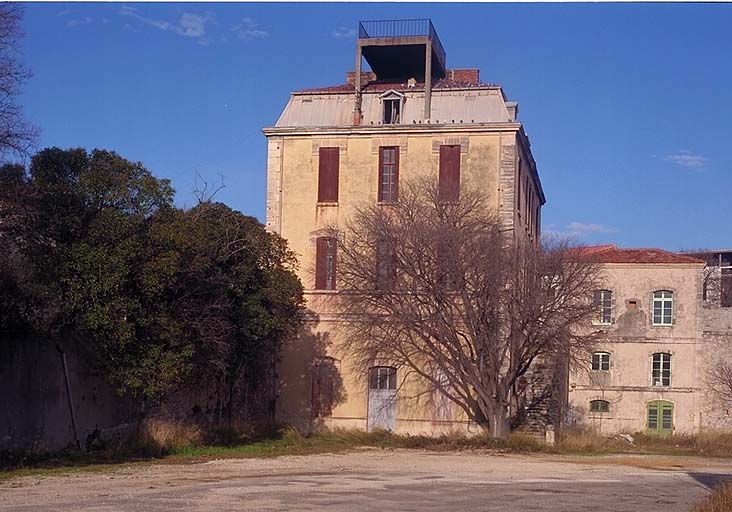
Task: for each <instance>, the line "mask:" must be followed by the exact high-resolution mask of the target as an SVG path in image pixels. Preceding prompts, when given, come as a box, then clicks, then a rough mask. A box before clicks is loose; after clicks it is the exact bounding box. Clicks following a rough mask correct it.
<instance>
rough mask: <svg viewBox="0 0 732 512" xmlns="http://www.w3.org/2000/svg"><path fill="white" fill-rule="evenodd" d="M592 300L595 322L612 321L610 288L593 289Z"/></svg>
mask: <svg viewBox="0 0 732 512" xmlns="http://www.w3.org/2000/svg"><path fill="white" fill-rule="evenodd" d="M592 302H593V304H594V305H595V308H596V311H597V313H596V314H597V317H596V320H595V322H596V323H598V324H602V325H610V324H612V323H613V292H611V291H610V290H595V292H594V293H593V296H592Z"/></svg>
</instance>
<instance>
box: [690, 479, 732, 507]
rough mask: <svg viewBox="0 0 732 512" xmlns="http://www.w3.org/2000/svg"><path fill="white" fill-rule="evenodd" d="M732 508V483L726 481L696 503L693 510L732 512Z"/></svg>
mask: <svg viewBox="0 0 732 512" xmlns="http://www.w3.org/2000/svg"><path fill="white" fill-rule="evenodd" d="M731 510H732V483H730V482H725V483H723V484H722V485H719V486H717V488H715V489H714V491H712V494H710V495H709V496H707V497H706V498H704V499H703V500H702V501H700V502H699V503H697V504H696V505H694V507H693V508H692V509H691V512H730V511H731Z"/></svg>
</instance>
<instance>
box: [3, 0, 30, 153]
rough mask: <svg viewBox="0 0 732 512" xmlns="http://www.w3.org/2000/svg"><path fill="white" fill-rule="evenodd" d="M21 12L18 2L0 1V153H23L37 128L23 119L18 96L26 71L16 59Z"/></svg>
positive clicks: (26, 75) (26, 78) (27, 76)
mask: <svg viewBox="0 0 732 512" xmlns="http://www.w3.org/2000/svg"><path fill="white" fill-rule="evenodd" d="M21 17H22V11H21V8H20V6H19V5H18V4H14V3H8V2H3V3H0V156H2V157H6V156H7V155H11V154H12V155H15V156H21V157H24V156H27V155H28V152H29V151H30V149H31V148H32V146H33V143H34V142H35V139H36V137H37V136H38V130H37V129H36V128H35V127H34V126H32V125H31V124H30V123H28V122H27V121H25V120H24V119H23V115H22V110H21V108H20V105H18V95H19V94H20V88H21V86H22V85H23V83H24V82H25V81H26V80H28V78H30V76H31V75H30V72H29V71H28V70H27V69H26V68H25V67H24V66H23V64H22V63H21V62H20V60H19V57H18V54H19V39H20V37H21V35H22V34H21V31H20V19H21Z"/></svg>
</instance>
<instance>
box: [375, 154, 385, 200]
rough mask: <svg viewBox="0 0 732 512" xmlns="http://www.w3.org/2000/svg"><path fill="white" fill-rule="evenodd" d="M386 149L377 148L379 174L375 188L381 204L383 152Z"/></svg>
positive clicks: (382, 193) (382, 198)
mask: <svg viewBox="0 0 732 512" xmlns="http://www.w3.org/2000/svg"><path fill="white" fill-rule="evenodd" d="M385 150H386V148H383V147H380V148H379V174H378V177H377V179H378V183H377V185H376V186H377V187H378V189H379V202H382V201H383V200H384V151H385Z"/></svg>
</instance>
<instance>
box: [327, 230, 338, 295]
mask: <svg viewBox="0 0 732 512" xmlns="http://www.w3.org/2000/svg"><path fill="white" fill-rule="evenodd" d="M330 241H331V245H330V248H331V253H332V256H333V268H332V273H333V275H332V276H330V283H328V285H329V287H328V289H329V290H335V289H336V275H338V274H337V265H338V244H337V243H336V239H335V238H331V239H330Z"/></svg>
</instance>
